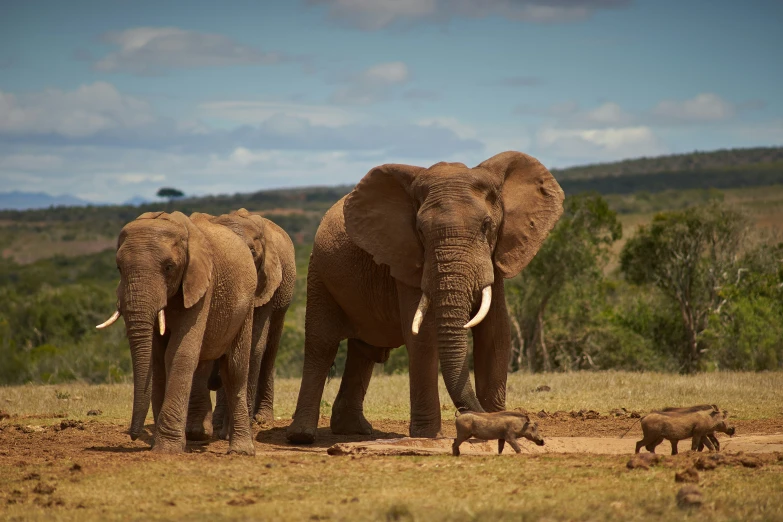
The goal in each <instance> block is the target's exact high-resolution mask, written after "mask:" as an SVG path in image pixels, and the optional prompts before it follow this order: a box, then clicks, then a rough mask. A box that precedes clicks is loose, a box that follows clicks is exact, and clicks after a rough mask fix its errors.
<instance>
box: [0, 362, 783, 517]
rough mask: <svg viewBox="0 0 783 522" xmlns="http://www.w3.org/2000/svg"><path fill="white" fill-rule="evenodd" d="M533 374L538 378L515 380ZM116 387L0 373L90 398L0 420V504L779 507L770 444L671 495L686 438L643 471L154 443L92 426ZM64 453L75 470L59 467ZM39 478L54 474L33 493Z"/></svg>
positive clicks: (516, 396)
mask: <svg viewBox="0 0 783 522" xmlns="http://www.w3.org/2000/svg"><path fill="white" fill-rule="evenodd" d="M542 384H546V385H548V386H550V387H551V391H549V392H534V391H531V390H532V389H534V388H535V387H537V386H539V385H542ZM298 387H299V382H298V380H295V379H287V380H284V379H281V380H279V381H278V384H277V415H278V416H280V417H283V418H287V417H290V415H291V412H292V411H293V408H294V404H295V400H296V394H297V391H298ZM338 387H339V380H337V379H335V380H332V381H331V382H329V383H328V385H327V389H326V393H325V397H324V399H325V401H326V402H328V403H331V402H332V401H333V399H334V396H335V395H336V393H337V389H338ZM441 396H442V400H443V402H444V404H447V405H448V408H447V409H446V410H444V412H443V414H444V418H452V415H453V407H452V406H451V403H450V402H448V399H447V395H446V393H445V390H443V389H441ZM58 397H59V398H58ZM781 399H783V373H757V374H753V373H713V374H703V375H696V376H678V375H663V374H634V373H626V372H598V373H570V374H537V375H525V374H518V375H512V376H510V377H509V394H508V406H509V407H518V406H521V407H525V408H527V409H530V410H539V409H546V410H548V411H556V410H575V409H576V410H578V409H582V408H592V409H596V410H599V411H602V412H605V411H608V410H610V409H612V408H614V407H620V406H623V407H626V408H629V409H639V410H647V409H651V408H657V407H661V406H664V405H678V404H693V403H698V402H717V403H719V404H720V405H722V406H724V407H726V408H728V409H729V410H731V411H732V412H734V413H735V414H736V416H737V417H740V418H780V417H781V416H783V412H781V404H783V401H782V400H781ZM130 402H131V386H130V385H129V384H118V385H107V386H89V385H82V384H69V385H62V386H19V387H5V388H0V408H2V409H4V410H7V411H9V412H10V413H12V414H17V415H31V414H32V415H51V414H53V413H68V414H69V416H70V417H71V418H79V417H84V414H85V413H86V411H87V410H88V409H92V408H98V409H101V410H103V415H102V416H101V417H98V420H99V421H100V422H99V423H98V424H90V425H89V426H92V427H91V428H88V429H87V430H86V431H79V430H75V429H70V430H65V431H60V432H57V431H53V430H48V431H46V432H45V433H30V434H24V433H22V432H21V431H16V430H14V428H8V429H7V430H6V431H5V432H2V433H3V434H2V440H3V441H4V444H3V445H2V446H1V447H0V519H4V520H5V519H7V520H11V519H25V520H39V519H41V520H42V519H47V520H48V519H52V518H55V519H61V520H118V519H122V520H126V519H140V520H141V519H143V520H148V519H154V520H157V519H165V520H184V519H187V520H202V519H209V520H240V519H241V520H247V519H262V520H466V521H467V520H542V519H547V520H616V519H622V520H672V519H681V518H685V517H687V518H690V519H694V520H710V521H722V520H775V519H777V520H780V519H783V496H781V495H780V491H782V490H783V459H781V460H778V461H776V460H775V459H776V458H775V457H774V456H771V455H770V456H768V457H765V458H766V459H767V460H766V463H765V464H764V465H763V466H762V467H760V468H757V469H749V468H743V467H719V468H718V469H716V470H714V471H708V472H701V479H700V485H701V487H702V489H703V491H704V505H702V506H701V508H697V509H694V510H691V511H682V510H681V509H680V508H678V507H677V505H676V502H675V495H676V493H677V491H678V490H679V488H680V486H681V484H678V483H675V481H674V474H675V472H677V471H680V470H682V469H684V468H685V467H688V466H690V465H691V464H692V462H693V459H694V458H695V457H693V456H690V455H687V454H684V455H680V456H678V457H667V458H666V460H665V461H664V463H663V464H660V465H658V466H655V467H653V468H651V469H650V470H647V471H645V470H639V469H637V470H628V469H627V468H626V466H625V464H626V462H627V460H628V456H600V455H587V454H570V455H564V454H560V455H558V454H547V455H540V456H536V455H531V454H524V453H523V454H522V455H521V456H503V457H497V456H473V457H469V456H466V457H461V458H459V459H457V458H454V457H450V456H431V457H370V456H365V457H357V458H350V457H330V456H327V455H326V454H324V453H323V449H321V450H314V449H312V448H299V447H291V446H287V445H279V446H275V445H272V446H271V450H270V449H269V446H267V451H266V452H265V453H262V454H259V456H257V457H255V458H246V457H235V456H227V455H223V454H219V453H214V452H204V453H202V452H194V453H189V454H184V455H178V456H157V455H154V454H151V453H150V452H148V451H146V450H145V445H144V444H143V443H141V442H140V441H136V443H130V441H128V440H127V436H125V435H124V433H122V431H123V430H122V428H119V427H111V428H107V429H103V428H100V427H98V426H105V424H101V423H111V424H125V423H127V422H128V419H129V417H130ZM328 410H329V408H328V407H327V406H325V413H328ZM366 413H367V416H368V418H369V419H370V420H377V419H405V418H406V417H407V415H408V383H407V376H404V375H400V376H375V377H374V379H373V382H372V383H371V385H370V389H369V392H368V396H367V411H366ZM42 421H43V422H45V421H44V420H43V419H40V418H36V419H35V420H31V421H29V423H30V424H41V423H43V422H42ZM8 422H9V421H4V424H6V425H7V424H8ZM10 422H12V423H19V424H23V425H24V424H26V423H27V422H25V421H21V422H20V421H19V420H15V419H11V421H10ZM278 429H279V428H278ZM89 437H92V438H91V439H88V438H89ZM120 440H121V441H122V442H119V441H120ZM213 444H221V443H213ZM222 444H225V443H222ZM75 463H78V464H80V466H81V469H80V470H78V471H73V470H72V467H73V465H74V464H75ZM47 485H49V486H53V487H54V490H53V491H52V492H50V493H45V492H43V493H42V492H41V491H42V489H43V490H45V489H46V488H45V486H47Z"/></svg>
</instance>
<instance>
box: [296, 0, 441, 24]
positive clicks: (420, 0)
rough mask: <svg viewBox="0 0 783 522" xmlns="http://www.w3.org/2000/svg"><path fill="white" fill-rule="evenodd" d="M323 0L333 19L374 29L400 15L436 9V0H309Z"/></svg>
mask: <svg viewBox="0 0 783 522" xmlns="http://www.w3.org/2000/svg"><path fill="white" fill-rule="evenodd" d="M309 3H310V4H326V5H327V6H328V7H329V16H330V17H331V18H333V19H335V20H339V21H342V22H345V23H347V24H348V25H352V26H356V27H359V28H361V29H365V30H370V31H371V30H376V29H381V28H383V27H386V26H388V25H391V24H393V23H394V22H396V21H397V20H400V19H403V20H404V19H409V20H411V19H418V18H422V17H427V16H430V15H432V14H434V13H435V10H436V8H437V1H436V0H309Z"/></svg>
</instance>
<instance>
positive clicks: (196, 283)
mask: <svg viewBox="0 0 783 522" xmlns="http://www.w3.org/2000/svg"><path fill="white" fill-rule="evenodd" d="M164 218H165V219H168V220H169V221H173V222H174V223H178V224H179V225H182V226H183V227H185V229H186V230H187V245H188V264H187V266H186V267H185V273H184V274H183V275H182V294H183V297H184V304H185V308H190V307H192V306H193V305H194V304H196V303H197V302H198V301H199V300H200V299H201V298H202V297H204V294H205V293H206V292H207V288H209V284H210V281H211V280H212V245H211V243H210V242H209V239H207V237H206V236H205V235H204V233H203V232H202V231H201V230H200V229H199V228H198V227H197V226H196V225H195V224H194V223H193V222H192V221H191V220H190V219H189V218H188V217H187V216H186V215H185V214H183V213H182V212H173V213H171V214H168V215H166V216H164Z"/></svg>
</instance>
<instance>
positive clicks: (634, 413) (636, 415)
mask: <svg viewBox="0 0 783 522" xmlns="http://www.w3.org/2000/svg"><path fill="white" fill-rule="evenodd" d="M631 418H632V419H641V418H642V414H641V413H639V412H638V411H632V412H631Z"/></svg>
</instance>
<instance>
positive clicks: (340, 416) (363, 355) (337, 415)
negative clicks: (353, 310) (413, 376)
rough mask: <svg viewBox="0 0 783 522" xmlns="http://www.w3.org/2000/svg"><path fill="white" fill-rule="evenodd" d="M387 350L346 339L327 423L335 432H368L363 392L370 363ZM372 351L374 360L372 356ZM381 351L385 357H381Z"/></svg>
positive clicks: (363, 433) (365, 392)
mask: <svg viewBox="0 0 783 522" xmlns="http://www.w3.org/2000/svg"><path fill="white" fill-rule="evenodd" d="M388 353H389V350H388V349H384V348H377V347H375V346H372V345H369V344H367V343H365V342H364V341H361V340H359V339H348V357H347V359H346V361H345V371H344V372H343V378H342V382H341V383H340V391H339V392H338V393H337V398H336V399H335V400H334V406H333V407H332V419H331V423H330V427H331V429H332V433H334V434H339V435H352V434H359V435H370V434H371V433H372V425H371V424H370V423H369V422H368V421H367V419H366V418H365V417H364V396H365V395H366V394H367V388H368V387H369V386H370V379H371V378H372V370H373V366H374V365H375V363H376V362H382V361H383V360H385V357H386V358H387V357H388ZM373 355H376V356H378V355H380V357H376V358H377V359H378V360H377V361H376V360H373V359H372V358H371V357H372V356H373ZM384 355H385V357H384Z"/></svg>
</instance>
